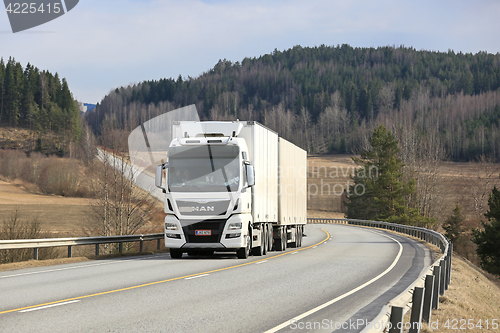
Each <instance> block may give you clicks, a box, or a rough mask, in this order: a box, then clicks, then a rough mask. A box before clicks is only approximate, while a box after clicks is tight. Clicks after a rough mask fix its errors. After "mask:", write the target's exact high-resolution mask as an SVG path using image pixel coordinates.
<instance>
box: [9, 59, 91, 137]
mask: <svg viewBox="0 0 500 333" xmlns="http://www.w3.org/2000/svg"><path fill="white" fill-rule="evenodd" d="M0 126H9V127H23V128H28V129H30V130H32V131H36V132H38V133H45V132H55V133H57V134H61V135H63V136H64V137H65V138H67V140H70V141H74V140H78V139H79V136H80V134H81V119H80V111H79V109H78V105H77V103H76V101H75V100H74V99H73V95H72V93H71V91H70V90H69V88H68V83H67V82H66V79H64V78H63V79H62V80H61V79H60V78H59V75H58V74H57V73H55V74H52V73H50V72H48V71H45V70H43V71H41V70H40V69H38V68H37V67H35V66H33V65H31V64H30V63H28V64H27V65H26V67H25V68H23V66H22V65H21V64H20V63H19V62H16V61H15V59H14V58H12V57H10V58H9V60H8V61H7V63H5V62H4V59H3V58H1V59H0Z"/></svg>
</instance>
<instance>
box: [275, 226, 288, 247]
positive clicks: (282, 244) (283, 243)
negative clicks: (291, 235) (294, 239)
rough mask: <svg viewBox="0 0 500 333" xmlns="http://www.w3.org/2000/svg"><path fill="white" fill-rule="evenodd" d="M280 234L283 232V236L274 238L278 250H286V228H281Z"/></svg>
mask: <svg viewBox="0 0 500 333" xmlns="http://www.w3.org/2000/svg"><path fill="white" fill-rule="evenodd" d="M280 234H281V238H279V239H275V240H274V246H275V248H276V251H285V249H286V234H285V229H284V228H281V229H280Z"/></svg>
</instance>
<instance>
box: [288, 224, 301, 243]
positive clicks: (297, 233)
mask: <svg viewBox="0 0 500 333" xmlns="http://www.w3.org/2000/svg"><path fill="white" fill-rule="evenodd" d="M299 228H300V227H299V226H295V242H292V243H290V247H294V248H297V247H299V246H300V231H299Z"/></svg>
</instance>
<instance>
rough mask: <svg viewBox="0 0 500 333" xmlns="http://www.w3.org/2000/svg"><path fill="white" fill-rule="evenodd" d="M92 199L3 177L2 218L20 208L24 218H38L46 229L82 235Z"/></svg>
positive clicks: (19, 210)
mask: <svg viewBox="0 0 500 333" xmlns="http://www.w3.org/2000/svg"><path fill="white" fill-rule="evenodd" d="M88 204H89V199H82V198H68V197H61V196H55V195H42V194H36V193H31V192H29V191H28V190H26V188H25V187H24V186H23V185H22V184H21V183H20V182H7V181H4V180H0V222H3V221H4V220H7V219H9V218H10V217H11V216H12V214H13V213H14V211H15V210H16V209H17V210H18V212H19V214H20V218H21V219H22V220H27V219H30V220H31V219H32V218H35V217H36V218H38V221H39V222H40V223H41V227H42V229H43V230H45V231H49V232H51V233H54V234H63V235H71V236H78V235H81V234H82V229H83V227H84V225H83V224H82V223H83V222H82V220H83V219H84V218H85V216H86V215H87V214H88V209H89V206H88Z"/></svg>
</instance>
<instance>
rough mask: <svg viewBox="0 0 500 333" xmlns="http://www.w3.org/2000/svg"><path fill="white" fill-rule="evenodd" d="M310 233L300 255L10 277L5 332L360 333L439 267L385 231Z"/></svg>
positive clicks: (132, 262) (1, 296)
mask: <svg viewBox="0 0 500 333" xmlns="http://www.w3.org/2000/svg"><path fill="white" fill-rule="evenodd" d="M322 229H324V230H322ZM306 235H307V237H306V238H305V239H304V242H303V243H304V244H303V247H302V248H300V249H298V251H297V250H296V249H288V250H287V251H286V252H270V253H269V254H268V255H266V256H264V257H250V258H249V259H248V260H239V259H237V258H236V256H234V255H230V254H222V253H221V254H217V253H216V254H215V255H213V256H210V257H203V258H196V257H195V258H190V257H187V256H186V255H184V257H183V259H180V260H173V259H171V258H170V256H169V254H168V253H167V254H158V255H148V256H139V257H133V258H126V259H123V258H121V259H107V260H97V261H93V262H85V263H78V264H69V265H60V266H51V267H38V268H32V269H23V270H17V271H10V272H2V273H0V332H138V331H142V332H265V331H270V332H274V331H277V330H279V329H281V330H280V332H306V331H321V332H331V331H333V330H335V327H340V326H341V325H342V324H343V326H344V328H347V330H344V331H353V332H357V331H360V330H361V329H362V328H363V325H361V326H360V325H357V326H356V325H353V324H352V323H353V322H355V323H358V319H364V320H368V321H370V320H371V319H373V318H374V317H375V316H376V315H377V314H378V312H379V311H380V308H381V306H382V305H383V304H385V303H387V301H388V300H390V299H392V298H393V297H394V296H396V295H397V294H399V293H400V292H402V291H403V290H404V289H406V287H407V286H408V285H409V284H411V282H413V281H414V280H415V279H416V278H417V277H418V275H419V274H420V273H421V272H422V270H423V269H424V266H428V265H430V263H431V262H430V255H429V253H428V250H427V249H426V248H425V247H423V246H422V245H421V244H419V243H417V242H414V241H412V240H409V239H407V238H405V237H402V236H397V235H394V234H390V233H385V232H383V231H376V230H370V229H367V228H360V227H354V226H345V225H307V226H306ZM315 308H316V311H315V312H313V313H308V312H311V310H312V309H315ZM294 318H295V319H294ZM349 323H350V324H349ZM280 325H281V326H280ZM308 328H312V329H308ZM315 328H316V329H315Z"/></svg>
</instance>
